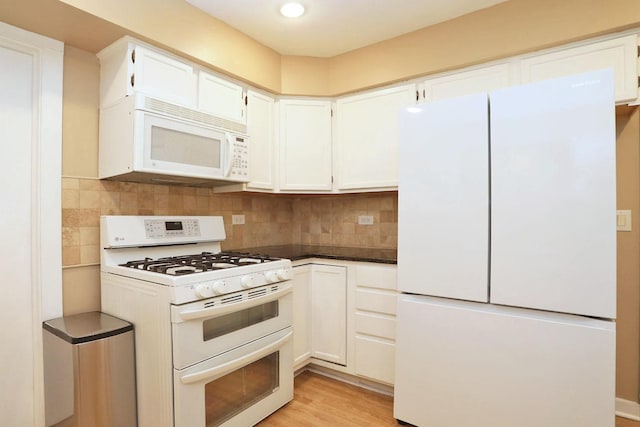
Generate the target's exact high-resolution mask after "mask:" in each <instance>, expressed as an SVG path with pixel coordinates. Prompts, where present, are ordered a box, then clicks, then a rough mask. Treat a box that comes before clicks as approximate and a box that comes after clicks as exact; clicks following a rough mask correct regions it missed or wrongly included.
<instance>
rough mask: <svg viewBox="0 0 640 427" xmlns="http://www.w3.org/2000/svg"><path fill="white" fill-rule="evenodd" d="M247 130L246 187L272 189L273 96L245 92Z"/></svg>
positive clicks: (273, 169)
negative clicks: (247, 180) (248, 167)
mask: <svg viewBox="0 0 640 427" xmlns="http://www.w3.org/2000/svg"><path fill="white" fill-rule="evenodd" d="M247 98H248V101H247V132H248V133H249V164H250V165H251V167H250V169H249V183H248V184H247V187H248V188H251V189H261V190H273V189H274V179H273V177H274V173H275V166H274V160H275V154H274V143H273V135H274V129H273V128H274V108H275V101H274V99H273V98H271V97H269V96H266V95H263V94H261V93H258V92H254V91H252V90H250V91H248V92H247Z"/></svg>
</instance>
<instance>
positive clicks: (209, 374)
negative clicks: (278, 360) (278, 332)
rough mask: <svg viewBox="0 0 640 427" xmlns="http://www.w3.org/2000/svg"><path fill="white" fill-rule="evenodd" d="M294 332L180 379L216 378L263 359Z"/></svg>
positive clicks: (200, 379)
mask: <svg viewBox="0 0 640 427" xmlns="http://www.w3.org/2000/svg"><path fill="white" fill-rule="evenodd" d="M292 335H293V332H289V333H288V334H287V335H285V336H284V337H282V338H280V339H278V340H277V341H274V342H273V343H271V344H269V345H266V346H264V347H262V348H260V349H258V350H256V351H254V352H251V353H249V354H247V355H246V356H242V357H239V358H237V359H234V360H232V361H230V362H227V363H223V364H222V365H219V366H216V367H214V368H210V369H205V370H204V371H200V372H196V373H194V374H187V375H183V376H182V377H180V381H182V384H193V383H197V382H200V381H202V380H207V382H210V381H213V380H216V379H218V378H220V377H222V376H224V375H226V374H228V373H229V372H233V371H235V370H236V369H238V368H241V367H243V366H246V365H248V364H250V363H253V362H255V361H256V360H260V359H262V358H263V357H264V356H266V355H268V354H271V353H273V352H274V351H276V350H277V349H279V348H280V347H282V346H283V345H284V343H286V342H287V341H289V340H290V339H291V336H292Z"/></svg>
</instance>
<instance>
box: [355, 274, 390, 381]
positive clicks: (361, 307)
mask: <svg viewBox="0 0 640 427" xmlns="http://www.w3.org/2000/svg"><path fill="white" fill-rule="evenodd" d="M354 268H355V270H356V271H355V288H356V292H355V294H356V296H355V338H354V339H355V345H354V353H355V357H354V360H355V362H354V365H355V366H354V368H355V373H356V375H358V376H362V377H366V378H369V379H372V380H375V381H379V382H383V383H386V384H393V383H394V376H395V375H394V373H395V347H396V346H395V339H396V307H397V280H396V272H397V268H396V266H395V265H394V266H384V265H380V266H378V265H371V264H364V263H363V264H358V265H356V266H355V267H354Z"/></svg>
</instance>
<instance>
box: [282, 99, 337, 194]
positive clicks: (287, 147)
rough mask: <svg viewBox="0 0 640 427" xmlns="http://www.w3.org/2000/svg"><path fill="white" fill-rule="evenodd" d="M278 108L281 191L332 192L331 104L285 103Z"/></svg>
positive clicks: (292, 101) (312, 102) (294, 100)
mask: <svg viewBox="0 0 640 427" xmlns="http://www.w3.org/2000/svg"><path fill="white" fill-rule="evenodd" d="M277 105H278V106H277V110H278V115H279V119H278V123H279V128H278V135H279V146H280V147H279V163H278V168H279V185H278V187H279V189H280V190H282V191H298V192H306V191H309V192H316V191H331V190H332V187H333V185H332V175H331V171H332V169H331V101H326V100H308V99H281V100H279V101H278V103H277Z"/></svg>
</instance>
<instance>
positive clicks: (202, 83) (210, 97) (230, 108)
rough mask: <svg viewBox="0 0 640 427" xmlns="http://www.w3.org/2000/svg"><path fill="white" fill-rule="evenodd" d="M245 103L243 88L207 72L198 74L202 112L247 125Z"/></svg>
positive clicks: (199, 105)
mask: <svg viewBox="0 0 640 427" xmlns="http://www.w3.org/2000/svg"><path fill="white" fill-rule="evenodd" d="M244 101H245V94H244V89H243V88H242V86H239V85H237V84H235V83H232V82H230V81H228V80H224V79H221V78H220V77H217V76H214V75H213V74H211V73H208V72H206V71H200V72H199V73H198V108H199V109H200V110H201V111H204V112H205V113H209V114H213V115H214V116H218V117H222V118H223V119H227V120H231V121H234V122H237V123H242V124H245V123H246V120H245V102H244Z"/></svg>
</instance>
